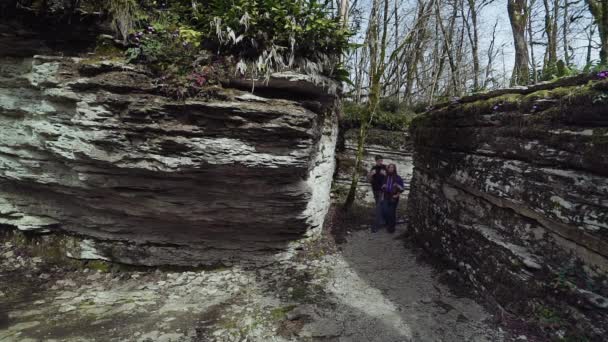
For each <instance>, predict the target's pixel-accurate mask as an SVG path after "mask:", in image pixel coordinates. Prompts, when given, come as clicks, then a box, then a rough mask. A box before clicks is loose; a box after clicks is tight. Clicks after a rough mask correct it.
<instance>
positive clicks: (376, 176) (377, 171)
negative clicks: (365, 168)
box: [367, 155, 386, 204]
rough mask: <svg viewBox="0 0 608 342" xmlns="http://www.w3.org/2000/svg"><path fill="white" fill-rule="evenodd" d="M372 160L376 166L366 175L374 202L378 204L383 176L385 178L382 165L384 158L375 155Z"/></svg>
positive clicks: (384, 167) (384, 166) (384, 169)
mask: <svg viewBox="0 0 608 342" xmlns="http://www.w3.org/2000/svg"><path fill="white" fill-rule="evenodd" d="M374 159H375V160H376V165H374V166H373V167H372V169H371V170H370V171H369V172H368V173H367V180H368V181H369V182H370V183H372V191H373V192H374V201H375V202H376V204H378V203H379V202H380V196H381V195H382V184H384V176H386V165H384V158H382V156H381V155H377V156H376V157H375V158H374Z"/></svg>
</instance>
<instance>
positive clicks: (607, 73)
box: [597, 70, 608, 80]
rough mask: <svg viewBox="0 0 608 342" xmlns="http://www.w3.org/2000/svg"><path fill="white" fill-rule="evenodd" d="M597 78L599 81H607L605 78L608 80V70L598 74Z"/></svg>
mask: <svg viewBox="0 0 608 342" xmlns="http://www.w3.org/2000/svg"><path fill="white" fill-rule="evenodd" d="M597 77H598V78H599V79H601V80H603V79H605V78H608V70H604V71H600V72H599V73H598V74H597Z"/></svg>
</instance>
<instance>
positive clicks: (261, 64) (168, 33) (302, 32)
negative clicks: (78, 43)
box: [106, 0, 351, 97]
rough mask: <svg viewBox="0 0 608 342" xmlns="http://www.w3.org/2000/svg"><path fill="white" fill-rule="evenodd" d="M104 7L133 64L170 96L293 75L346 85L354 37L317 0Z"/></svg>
mask: <svg viewBox="0 0 608 342" xmlns="http://www.w3.org/2000/svg"><path fill="white" fill-rule="evenodd" d="M106 10H107V12H108V13H109V14H110V17H111V18H112V24H113V27H114V29H115V31H116V35H117V37H119V38H122V39H123V41H124V45H125V46H126V51H125V57H126V59H127V61H129V62H131V63H140V64H145V65H147V66H149V67H150V68H151V69H152V70H153V71H155V72H156V73H157V75H158V77H159V79H160V80H161V81H162V82H161V83H163V84H167V85H170V86H171V90H172V91H173V92H174V94H173V95H176V96H177V97H192V96H195V95H196V93H197V92H196V89H197V88H201V87H205V86H208V85H213V84H220V83H221V81H222V80H223V79H225V78H227V75H230V76H231V77H239V76H241V77H244V78H246V79H269V77H270V75H271V74H272V73H273V72H278V71H285V70H296V71H298V72H301V73H305V74H308V75H310V76H313V77H312V79H313V80H318V81H319V82H321V80H322V77H321V76H324V77H329V78H333V79H335V80H337V81H344V80H346V79H347V78H348V72H347V71H346V69H345V68H344V66H343V65H342V63H341V62H340V57H341V56H342V54H343V52H344V51H346V49H348V47H349V38H350V36H351V32H350V31H349V30H348V28H345V27H344V25H342V24H341V23H340V20H339V18H338V17H337V16H336V14H335V13H333V11H332V10H331V9H330V8H329V6H328V4H327V2H326V1H322V0H265V1H250V0H233V1H229V2H228V1H225V0H208V1H191V0H176V1H170V2H169V1H151V0H110V1H108V2H107V5H106Z"/></svg>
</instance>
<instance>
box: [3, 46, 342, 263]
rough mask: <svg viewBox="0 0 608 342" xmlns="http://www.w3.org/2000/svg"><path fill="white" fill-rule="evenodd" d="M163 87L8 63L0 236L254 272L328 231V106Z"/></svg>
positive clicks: (131, 78)
mask: <svg viewBox="0 0 608 342" xmlns="http://www.w3.org/2000/svg"><path fill="white" fill-rule="evenodd" d="M298 82H300V83H301V82H303V81H302V80H299V81H298ZM266 87H267V88H272V81H271V82H270V83H269V85H267V86H266ZM156 88H157V87H156V84H154V82H153V79H152V78H151V77H149V76H148V74H146V72H145V71H142V70H138V69H136V68H133V67H130V66H126V65H122V64H119V63H111V62H92V61H87V60H82V59H78V58H67V57H66V58H63V57H44V56H36V57H34V58H33V59H31V58H30V59H23V58H8V57H6V58H3V59H2V60H1V61H0V130H1V131H2V135H1V136H0V224H2V225H4V226H5V227H16V228H18V229H20V230H33V231H39V232H48V231H51V232H68V233H71V234H75V235H77V236H79V237H82V238H85V239H84V240H82V242H81V243H79V244H76V245H75V247H74V248H72V249H71V252H70V253H71V254H72V255H73V256H74V257H80V258H87V259H88V258H92V259H108V260H114V261H119V262H124V263H132V264H145V265H155V264H183V265H193V264H209V263H216V262H219V261H222V262H226V261H230V260H232V259H234V258H237V257H240V258H247V259H251V260H255V259H256V258H258V257H264V256H266V255H267V254H268V252H272V251H277V250H281V249H283V248H284V247H285V246H286V244H287V243H288V242H289V241H291V240H293V239H297V238H298V237H301V236H302V235H304V234H305V233H307V232H309V231H311V230H314V229H317V228H319V227H320V226H321V225H322V223H323V219H324V216H325V213H326V212H327V209H328V207H329V191H330V184H331V179H332V175H333V169H334V146H335V140H336V135H337V128H336V125H335V118H334V116H333V115H332V114H333V113H332V106H333V98H332V97H330V96H327V94H326V93H324V92H323V91H322V89H319V91H318V92H317V93H314V92H311V91H310V89H308V88H307V91H306V92H303V93H298V88H297V87H294V88H293V89H290V91H289V92H288V93H287V94H286V95H291V96H292V98H294V99H297V101H296V100H292V99H291V98H285V99H281V98H266V97H261V96H257V95H252V94H250V93H248V92H244V91H239V90H236V89H232V90H230V89H227V90H221V91H219V93H218V94H215V95H214V96H213V98H212V99H210V100H206V101H202V100H200V101H199V100H186V101H176V100H172V99H170V98H166V97H164V96H162V95H159V94H158V93H157V91H156ZM309 88H311V87H310V86H309Z"/></svg>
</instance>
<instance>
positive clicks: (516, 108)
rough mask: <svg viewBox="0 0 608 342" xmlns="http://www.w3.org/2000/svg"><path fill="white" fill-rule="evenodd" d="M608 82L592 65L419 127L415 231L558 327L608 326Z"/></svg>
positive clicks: (509, 302) (511, 305)
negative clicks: (592, 75) (587, 72)
mask: <svg viewBox="0 0 608 342" xmlns="http://www.w3.org/2000/svg"><path fill="white" fill-rule="evenodd" d="M607 90H608V82H606V81H591V82H589V77H588V76H587V77H576V78H571V79H566V80H564V81H560V82H558V83H556V84H553V85H551V84H542V85H540V86H537V87H532V88H525V89H523V88H522V89H518V90H517V91H502V92H496V93H495V94H494V95H491V94H486V95H480V96H478V97H470V98H466V99H462V100H461V101H460V103H454V104H450V105H443V106H439V107H438V108H436V109H434V110H432V111H431V112H429V113H427V114H426V115H425V116H423V117H421V118H419V119H416V120H415V121H414V123H413V126H412V130H411V135H412V140H413V144H414V178H413V181H412V186H411V192H410V200H409V202H408V206H409V208H408V215H409V218H410V223H411V227H412V229H411V231H412V233H413V234H414V236H415V237H416V238H417V239H418V241H420V243H422V244H424V245H425V246H426V248H427V249H428V250H430V251H431V252H433V253H435V254H437V255H439V256H441V257H443V258H444V259H446V260H448V261H449V262H451V263H452V264H453V265H456V266H458V267H459V268H460V269H461V270H463V271H464V272H465V273H466V274H467V276H468V278H469V280H470V281H471V283H472V284H474V285H475V287H476V288H477V289H478V290H479V292H482V293H485V294H487V295H489V296H491V297H493V298H495V299H496V300H497V303H499V304H500V305H501V306H503V307H504V308H506V309H507V310H508V311H509V312H512V313H515V314H517V315H519V316H524V315H525V316H526V317H532V318H531V320H532V321H537V323H540V324H541V325H542V324H543V320H544V319H546V317H543V315H544V316H547V315H548V314H547V313H548V312H549V313H550V314H551V315H552V316H555V317H557V319H558V320H559V321H560V326H559V327H558V328H555V329H553V331H551V330H552V329H551V328H550V329H547V330H549V334H553V335H554V336H559V334H560V333H566V334H570V336H573V337H582V336H584V337H585V338H587V339H589V340H600V339H601V336H605V334H606V327H607V326H608V312H607V311H606V304H605V303H608V299H607V298H608V282H607V280H606V275H607V273H608V202H607V201H606V199H607V198H608V149H607V148H606V147H607V146H608V145H607V142H608V105H607V104H606V103H605V99H604V98H605V95H606V91H607ZM603 99H604V100H603ZM515 289H516V290H515ZM598 298H599V299H598ZM560 331H561V332H560Z"/></svg>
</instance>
